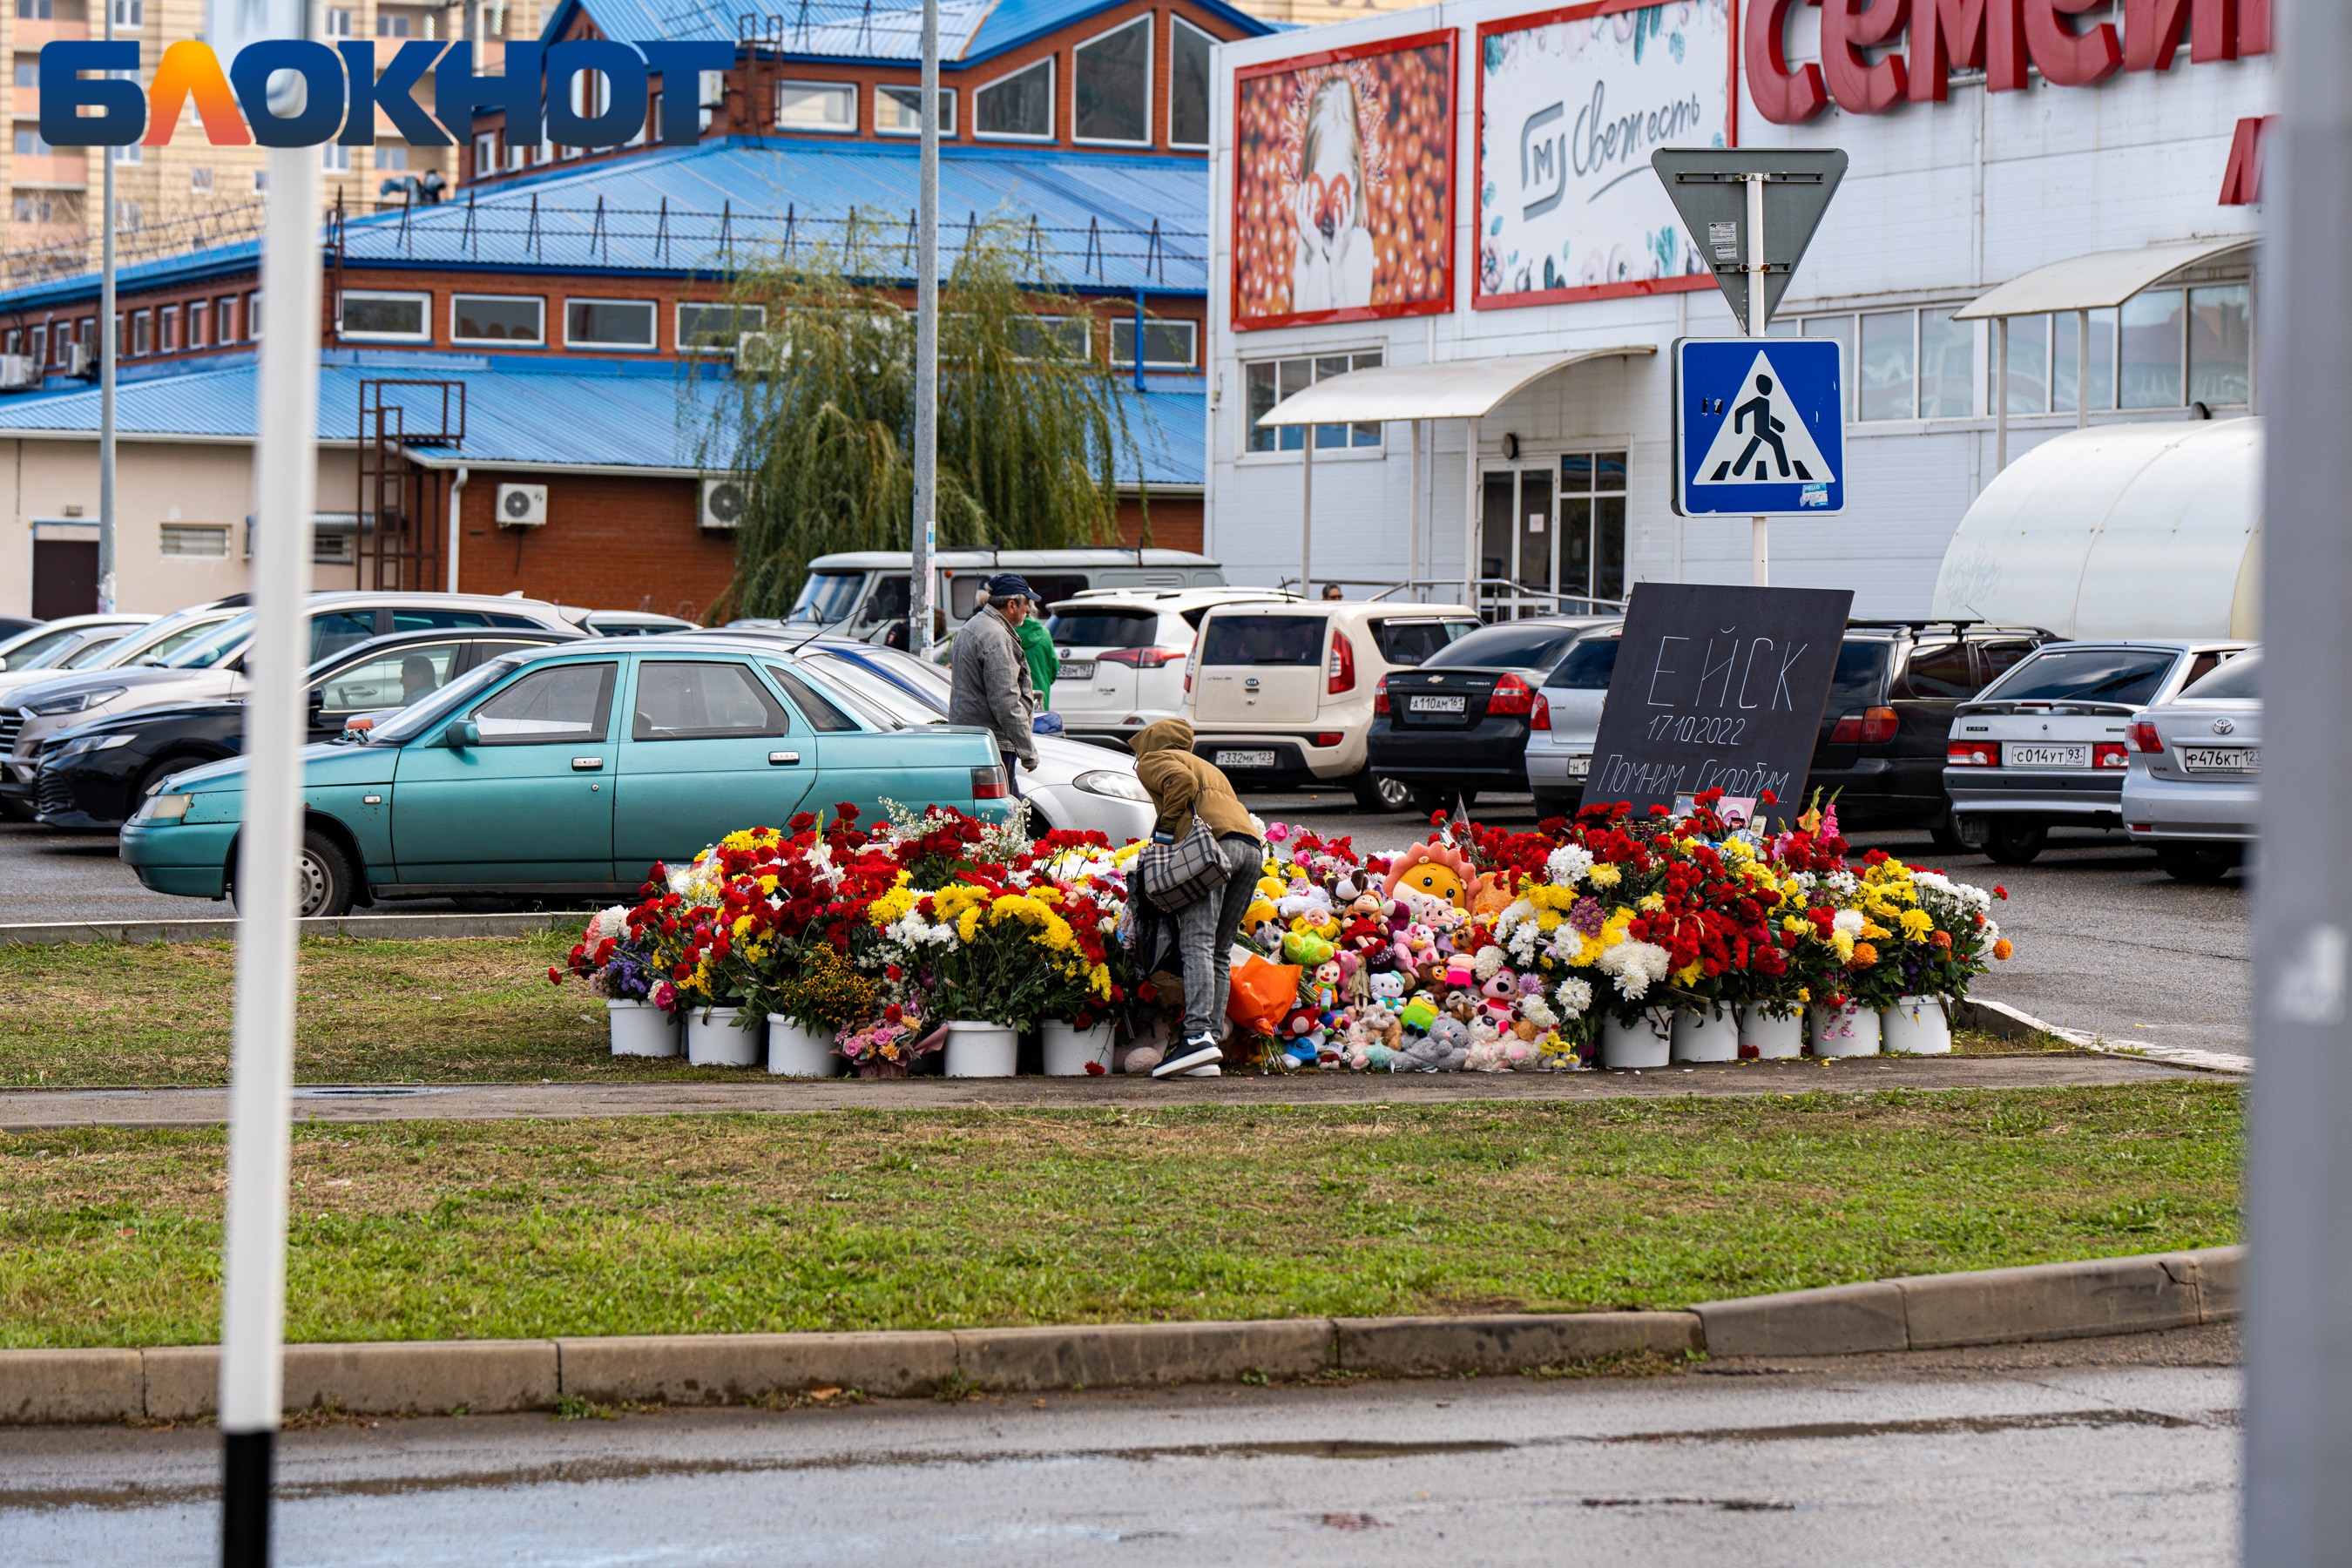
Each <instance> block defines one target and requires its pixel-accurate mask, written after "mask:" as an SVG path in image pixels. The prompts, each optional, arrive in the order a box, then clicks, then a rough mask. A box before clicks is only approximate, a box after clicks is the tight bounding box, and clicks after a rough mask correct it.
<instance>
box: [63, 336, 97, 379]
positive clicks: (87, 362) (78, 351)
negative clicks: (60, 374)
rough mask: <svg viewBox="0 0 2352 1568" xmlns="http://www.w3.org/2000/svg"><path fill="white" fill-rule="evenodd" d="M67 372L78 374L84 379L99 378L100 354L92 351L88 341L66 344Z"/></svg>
mask: <svg viewBox="0 0 2352 1568" xmlns="http://www.w3.org/2000/svg"><path fill="white" fill-rule="evenodd" d="M66 374H68V375H78V376H79V377H81V378H82V379H83V380H84V381H93V380H95V379H97V376H98V355H97V354H96V353H93V352H92V351H91V349H90V346H89V344H88V343H84V342H71V343H68V344H67V345H66Z"/></svg>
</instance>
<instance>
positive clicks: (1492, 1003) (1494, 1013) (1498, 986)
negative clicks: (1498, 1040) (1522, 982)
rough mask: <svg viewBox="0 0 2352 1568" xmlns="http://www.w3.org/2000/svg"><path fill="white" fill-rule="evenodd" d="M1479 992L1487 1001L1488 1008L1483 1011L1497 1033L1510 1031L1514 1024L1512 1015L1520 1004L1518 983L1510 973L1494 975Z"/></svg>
mask: <svg viewBox="0 0 2352 1568" xmlns="http://www.w3.org/2000/svg"><path fill="white" fill-rule="evenodd" d="M1478 990H1479V994H1481V995H1483V996H1484V997H1486V1006H1485V1007H1484V1008H1483V1009H1482V1011H1483V1012H1485V1014H1486V1018H1487V1021H1488V1022H1490V1023H1492V1024H1493V1025H1494V1026H1495V1027H1496V1030H1497V1031H1502V1030H1507V1029H1508V1028H1509V1027H1510V1026H1511V1023H1512V1014H1513V1012H1514V1010H1515V1009H1516V1008H1517V1004H1518V999H1519V986H1518V982H1517V980H1515V979H1513V978H1512V976H1511V975H1510V974H1509V973H1500V974H1492V975H1489V976H1487V979H1486V984H1484V985H1482V986H1480V987H1479V988H1478Z"/></svg>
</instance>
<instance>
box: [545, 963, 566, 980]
mask: <svg viewBox="0 0 2352 1568" xmlns="http://www.w3.org/2000/svg"><path fill="white" fill-rule="evenodd" d="M547 983H548V984H550V985H561V984H563V975H562V973H561V972H560V971H558V970H557V969H556V967H555V965H553V964H549V965H548V966H547Z"/></svg>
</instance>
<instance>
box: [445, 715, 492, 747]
mask: <svg viewBox="0 0 2352 1568" xmlns="http://www.w3.org/2000/svg"><path fill="white" fill-rule="evenodd" d="M441 741H442V743H443V744H444V745H446V746H447V747H448V748H449V749H450V750H451V751H453V752H462V751H464V750H465V749H466V748H467V747H468V746H478V745H480V744H481V743H482V727H481V726H480V725H478V724H477V723H475V722H474V721H472V720H471V719H460V720H458V721H457V722H456V723H454V724H452V725H450V726H449V727H448V728H447V729H446V730H444V731H442V732H441Z"/></svg>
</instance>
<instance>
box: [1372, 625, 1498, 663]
mask: <svg viewBox="0 0 2352 1568" xmlns="http://www.w3.org/2000/svg"><path fill="white" fill-rule="evenodd" d="M1477 629H1478V623H1477V622H1475V621H1468V620H1463V621H1438V620H1425V619H1422V618H1419V617H1414V618H1412V619H1407V618H1406V617H1404V616H1390V617H1389V618H1388V619H1387V620H1384V621H1374V622H1373V623H1372V642H1373V645H1374V646H1375V647H1378V648H1379V649H1380V650H1381V658H1383V659H1386V660H1387V661H1388V662H1389V663H1391V664H1402V665H1416V664H1423V663H1426V662H1427V661H1428V659H1429V656H1430V655H1432V654H1433V653H1435V652H1436V651H1437V650H1438V649H1440V648H1442V647H1444V646H1445V645H1446V644H1448V643H1450V642H1453V641H1454V640H1456V639H1457V638H1461V637H1468V636H1469V635H1470V634H1471V633H1472V632H1475V631H1476V630H1477Z"/></svg>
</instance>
